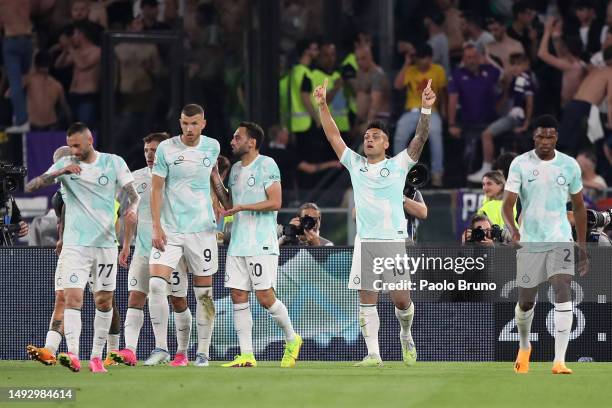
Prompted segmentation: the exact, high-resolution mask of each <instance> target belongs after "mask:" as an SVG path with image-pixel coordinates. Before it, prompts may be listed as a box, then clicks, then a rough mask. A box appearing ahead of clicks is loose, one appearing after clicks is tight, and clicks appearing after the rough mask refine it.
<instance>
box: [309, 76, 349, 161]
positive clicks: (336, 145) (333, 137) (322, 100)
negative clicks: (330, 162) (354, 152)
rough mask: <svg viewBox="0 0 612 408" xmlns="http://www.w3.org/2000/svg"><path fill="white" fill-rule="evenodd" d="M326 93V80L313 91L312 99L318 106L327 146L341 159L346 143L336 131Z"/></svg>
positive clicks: (336, 127)
mask: <svg viewBox="0 0 612 408" xmlns="http://www.w3.org/2000/svg"><path fill="white" fill-rule="evenodd" d="M326 93H327V78H326V79H325V81H324V82H323V85H319V86H317V87H316V88H315V90H314V93H313V95H314V98H315V100H316V101H317V105H319V113H320V115H321V125H322V126H323V131H324V132H325V137H326V138H327V141H328V142H329V144H331V146H332V148H333V149H334V152H336V156H338V159H340V158H342V154H343V153H344V149H346V143H344V140H342V137H341V136H340V131H339V130H338V126H336V122H335V121H334V118H333V117H332V115H331V112H330V111H329V107H328V106H327V100H326V97H325V95H326Z"/></svg>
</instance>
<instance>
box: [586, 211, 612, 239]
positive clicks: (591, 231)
mask: <svg viewBox="0 0 612 408" xmlns="http://www.w3.org/2000/svg"><path fill="white" fill-rule="evenodd" d="M611 223H612V208H610V209H607V210H605V211H595V210H587V242H596V243H598V244H599V245H604V246H612V241H611V240H610V239H609V238H608V236H607V235H606V234H605V233H604V232H603V230H604V229H605V228H606V227H608V226H609V225H610V224H611Z"/></svg>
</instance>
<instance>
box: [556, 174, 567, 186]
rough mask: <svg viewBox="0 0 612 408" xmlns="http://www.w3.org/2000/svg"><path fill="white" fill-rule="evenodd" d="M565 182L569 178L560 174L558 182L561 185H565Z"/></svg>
mask: <svg viewBox="0 0 612 408" xmlns="http://www.w3.org/2000/svg"><path fill="white" fill-rule="evenodd" d="M565 183H567V180H565V177H563V174H562V175H560V176H559V177H557V184H558V185H560V186H564V185H565Z"/></svg>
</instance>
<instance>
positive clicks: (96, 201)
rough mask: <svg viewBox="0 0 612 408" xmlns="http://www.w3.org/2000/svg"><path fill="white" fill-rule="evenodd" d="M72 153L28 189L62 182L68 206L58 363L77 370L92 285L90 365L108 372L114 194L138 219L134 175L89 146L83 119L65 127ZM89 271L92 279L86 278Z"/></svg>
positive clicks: (114, 261)
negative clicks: (62, 349)
mask: <svg viewBox="0 0 612 408" xmlns="http://www.w3.org/2000/svg"><path fill="white" fill-rule="evenodd" d="M66 140H67V144H68V146H69V147H70V149H71V152H72V156H67V157H64V158H62V159H60V160H58V161H57V162H56V163H55V164H53V166H51V167H50V168H49V170H48V171H47V172H46V173H45V174H43V175H41V176H39V177H36V178H35V179H33V180H32V181H30V182H29V183H28V185H27V186H26V191H27V192H31V191H36V190H38V189H40V188H42V187H46V186H49V185H51V184H54V183H56V182H58V181H59V182H61V183H62V188H63V192H64V204H65V207H66V216H65V229H64V235H63V248H62V252H61V254H60V260H59V261H58V262H61V263H62V271H61V278H62V285H63V288H64V297H65V303H66V309H65V310H64V336H65V338H66V344H67V346H68V352H67V353H60V354H59V356H58V360H59V362H60V364H62V365H63V366H65V367H68V368H69V369H70V370H72V371H75V372H76V371H80V369H81V363H80V361H79V357H78V356H79V340H80V336H81V307H82V305H83V289H84V288H85V285H87V283H88V281H89V283H90V287H91V290H92V292H93V294H94V301H95V305H96V314H95V319H94V338H93V347H92V350H91V358H90V362H89V369H90V370H91V371H92V372H94V373H99V372H106V369H105V368H104V366H103V364H102V359H101V357H102V350H103V348H104V345H105V343H106V339H107V335H108V332H109V329H110V325H111V319H112V315H113V310H112V309H113V307H112V298H113V292H114V290H115V283H116V281H115V278H116V274H117V268H116V266H117V246H116V234H115V222H114V220H115V197H116V195H117V192H118V191H119V190H120V189H121V190H122V191H123V193H124V194H125V195H126V196H127V199H128V202H129V204H128V208H127V211H126V216H127V217H129V218H130V219H132V220H133V221H135V220H136V210H137V207H138V201H139V196H138V193H137V192H136V190H135V189H134V186H133V185H132V181H133V177H132V174H131V173H130V170H129V169H128V167H127V165H126V164H125V161H123V159H122V158H121V157H119V156H116V155H113V154H108V153H100V152H97V151H96V150H95V149H94V148H93V137H92V135H91V131H90V130H89V129H88V128H87V126H86V125H85V124H83V123H79V122H77V123H74V124H73V125H71V126H70V127H69V128H68V131H67V138H66ZM90 275H91V278H90Z"/></svg>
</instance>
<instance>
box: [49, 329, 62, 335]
mask: <svg viewBox="0 0 612 408" xmlns="http://www.w3.org/2000/svg"><path fill="white" fill-rule="evenodd" d="M47 331H52V332H56V333H57V334H59V335H60V336H62V337H64V333H62V332H60V331H58V330H53V329H49V330H47Z"/></svg>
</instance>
